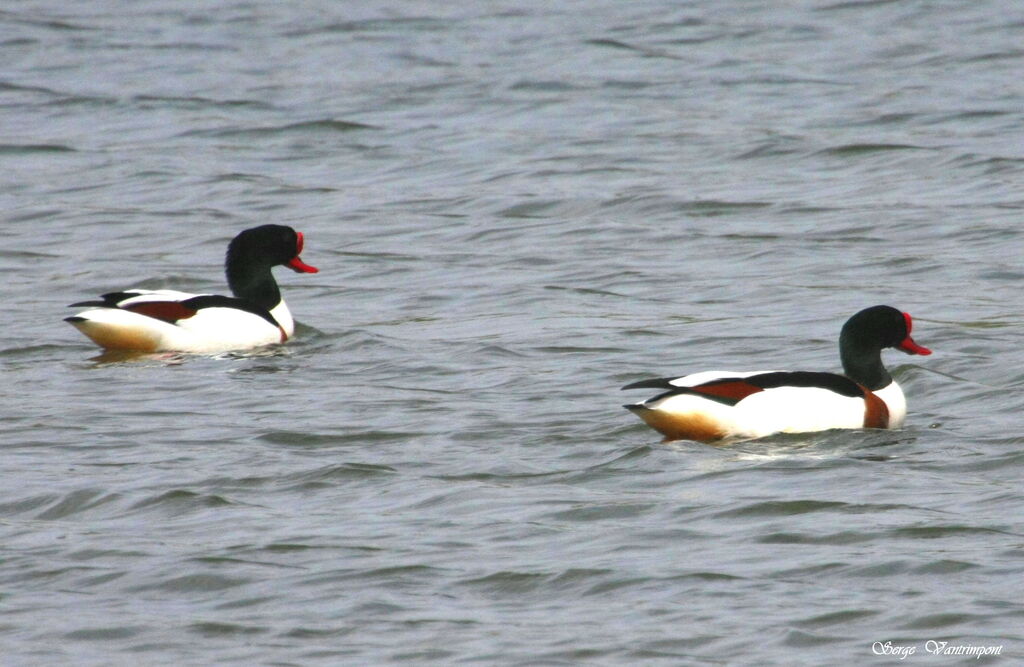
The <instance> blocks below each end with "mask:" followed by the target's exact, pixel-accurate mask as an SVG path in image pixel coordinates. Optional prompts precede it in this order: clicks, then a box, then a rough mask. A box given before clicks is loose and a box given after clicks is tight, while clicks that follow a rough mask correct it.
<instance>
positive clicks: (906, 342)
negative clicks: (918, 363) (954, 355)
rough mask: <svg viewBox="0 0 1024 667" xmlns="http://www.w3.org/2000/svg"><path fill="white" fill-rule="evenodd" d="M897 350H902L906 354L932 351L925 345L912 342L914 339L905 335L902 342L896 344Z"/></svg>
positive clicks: (929, 352)
mask: <svg viewBox="0 0 1024 667" xmlns="http://www.w3.org/2000/svg"><path fill="white" fill-rule="evenodd" d="M896 349H897V350H903V351H904V352H906V353H907V354H931V353H932V351H931V350H929V349H928V348H927V347H921V346H920V345H918V344H917V343H915V342H914V339H913V338H911V337H910V336H907V337H906V338H904V339H903V342H902V343H900V344H899V345H897V346H896Z"/></svg>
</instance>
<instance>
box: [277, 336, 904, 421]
mask: <svg viewBox="0 0 1024 667" xmlns="http://www.w3.org/2000/svg"><path fill="white" fill-rule="evenodd" d="M282 326H284V325H282ZM289 335H291V334H289ZM875 396H878V397H879V398H880V399H882V400H883V401H885V406H886V407H887V408H889V428H899V427H901V426H903V420H904V419H906V417H907V399H906V397H904V396H903V390H902V389H900V386H899V385H898V384H896V380H893V381H892V382H890V383H889V384H887V385H886V386H885V387H882V388H881V389H879V390H878V391H876V392H875Z"/></svg>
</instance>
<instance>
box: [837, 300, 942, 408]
mask: <svg viewBox="0 0 1024 667" xmlns="http://www.w3.org/2000/svg"><path fill="white" fill-rule="evenodd" d="M913 326H914V325H913V320H911V318H910V313H903V312H900V311H899V310H896V309H895V308H893V307H891V306H872V307H871V308H865V309H864V310H862V311H860V312H859V313H857V314H856V315H854V316H853V317H851V318H850V319H849V320H847V321H846V324H844V325H843V330H842V333H840V334H839V355H840V357H841V358H842V361H843V370H844V371H845V372H846V374H847V375H848V376H849V377H850V378H851V379H853V380H855V381H857V382H859V383H861V384H863V385H864V386H866V387H867V388H868V389H871V390H875V389H881V388H882V387H884V386H886V385H887V384H889V383H890V382H891V381H892V377H891V376H890V375H889V373H888V371H886V370H885V367H884V366H883V365H882V355H881V352H882V350H883V349H885V348H887V347H894V348H896V349H897V350H901V351H903V352H906V353H907V354H931V353H932V351H931V350H929V349H928V348H926V347H922V346H920V345H918V344H917V343H915V342H914V339H913V338H911V337H910V332H911V329H913Z"/></svg>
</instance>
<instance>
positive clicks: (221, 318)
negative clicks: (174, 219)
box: [65, 225, 318, 353]
mask: <svg viewBox="0 0 1024 667" xmlns="http://www.w3.org/2000/svg"><path fill="white" fill-rule="evenodd" d="M302 246H303V237H302V233H301V232H296V231H295V230H294V229H292V228H291V227H287V226H285V225H262V226H259V227H253V228H252V229H246V230H245V231H243V232H240V233H239V234H238V235H237V236H236V237H235V238H234V239H233V240H232V241H231V243H230V244H229V245H228V251H227V257H226V259H225V269H226V272H227V279H228V286H229V287H230V288H231V293H232V294H234V296H221V295H215V294H189V293H187V292H178V291H175V290H143V289H129V290H124V291H121V292H110V293H108V294H104V295H102V296H101V297H100V299H99V300H96V301H81V302H79V303H73V304H71V305H72V306H73V307H88V310H83V311H82V312H80V313H78V314H77V315H74V316H72V317H68V318H65V321H66V322H70V323H71V324H72V325H73V326H74V327H75V328H77V329H78V330H79V331H81V332H82V333H83V334H85V335H86V336H87V337H89V338H90V339H91V340H92V341H93V342H94V343H96V344H97V345H99V346H100V347H103V348H106V349H108V350H135V351H140V352H194V353H215V352H225V351H229V350H244V349H249V348H254V347H260V346H263V345H269V344H272V343H283V342H285V341H286V340H288V339H289V338H290V337H291V336H292V334H293V333H294V331H295V323H294V321H293V320H292V315H291V313H290V312H289V310H288V306H287V305H286V304H285V302H284V299H282V298H281V291H280V289H278V286H277V281H275V280H274V276H273V274H272V273H271V269H272V268H273V267H275V266H278V265H283V266H287V267H288V268H290V269H292V270H293V271H297V272H299V273H316V272H317V270H318V269H316V268H314V267H312V266H309V265H308V264H306V263H304V262H303V261H302V260H301V259H300V258H299V255H300V254H301V253H302Z"/></svg>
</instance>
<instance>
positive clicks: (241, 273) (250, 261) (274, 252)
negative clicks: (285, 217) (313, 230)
mask: <svg viewBox="0 0 1024 667" xmlns="http://www.w3.org/2000/svg"><path fill="white" fill-rule="evenodd" d="M302 245H303V238H302V233H301V232H297V231H295V230H294V229H292V228H291V227H288V226H286V225H260V226H259V227H253V228H252V229H246V230H245V231H243V232H240V233H239V234H238V236H236V237H235V238H234V239H232V241H231V243H230V244H228V252H227V259H226V261H225V266H226V270H227V276H228V285H230V287H231V291H232V292H233V293H234V294H235V296H237V297H240V298H243V299H249V300H251V301H255V302H256V303H258V304H259V305H261V306H263V307H264V308H267V309H268V310H270V309H272V308H273V307H274V306H276V305H277V304H278V303H279V302H280V300H281V293H280V291H279V290H278V288H277V283H276V282H275V281H274V277H273V275H271V273H270V269H272V268H273V267H275V266H278V265H281V266H287V267H288V268H290V269H291V270H292V271H297V272H299V273H316V272H317V270H318V269H316V268H315V267H312V266H309V265H308V264H306V263H305V262H303V261H302V259H301V258H300V257H299V255H300V254H301V253H302Z"/></svg>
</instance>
